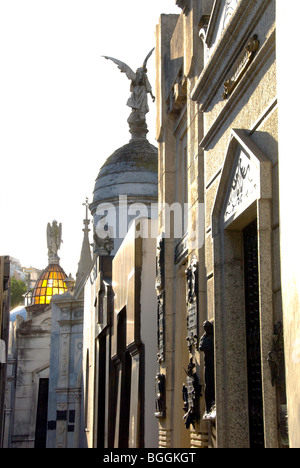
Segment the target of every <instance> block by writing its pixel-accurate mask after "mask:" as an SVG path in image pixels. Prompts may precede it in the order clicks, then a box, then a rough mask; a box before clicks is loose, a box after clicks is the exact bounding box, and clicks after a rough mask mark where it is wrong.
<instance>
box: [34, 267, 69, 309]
mask: <svg viewBox="0 0 300 468" xmlns="http://www.w3.org/2000/svg"><path fill="white" fill-rule="evenodd" d="M66 278H67V275H66V273H65V272H64V270H63V269H62V268H61V266H59V265H54V264H51V265H48V267H47V268H46V269H45V270H44V271H43V273H42V274H41V275H40V277H39V279H38V280H37V282H36V283H35V286H34V289H33V291H32V301H31V304H32V305H36V304H42V305H44V304H50V301H51V299H52V296H55V295H57V294H64V293H65V292H66V291H67V289H68V288H67V285H66V283H65V281H64V280H65V279H66Z"/></svg>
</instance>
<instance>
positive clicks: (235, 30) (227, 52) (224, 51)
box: [191, 0, 272, 112]
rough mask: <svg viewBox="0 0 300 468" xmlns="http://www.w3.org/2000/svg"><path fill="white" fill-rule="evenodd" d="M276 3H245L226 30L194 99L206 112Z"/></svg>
mask: <svg viewBox="0 0 300 468" xmlns="http://www.w3.org/2000/svg"><path fill="white" fill-rule="evenodd" d="M271 1H272V0H262V1H260V2H257V1H256V0H241V1H240V4H239V6H238V8H237V9H236V11H235V12H234V14H233V15H232V17H231V20H230V22H229V23H228V25H227V27H226V28H225V29H224V31H223V33H222V35H221V38H220V40H219V42H218V43H217V45H216V47H215V49H214V51H213V53H212V55H211V57H210V59H209V61H208V63H207V65H206V67H205V68H204V70H203V72H202V73H201V75H200V77H199V79H198V81H197V83H196V85H195V87H194V89H193V90H192V93H191V99H192V100H193V101H197V103H198V104H199V110H201V111H202V112H205V111H206V110H207V109H208V107H209V105H210V103H211V102H212V100H213V98H214V97H215V95H216V93H217V92H218V91H219V89H220V88H221V87H222V85H223V84H224V82H225V81H226V79H227V78H228V74H229V71H230V69H231V67H232V66H233V64H234V63H235V61H236V60H237V58H238V56H239V54H240V53H241V51H242V50H243V48H244V47H245V45H246V44H247V42H248V40H249V38H250V37H251V36H252V35H253V33H254V32H255V28H256V26H257V24H258V22H259V20H260V18H261V16H262V14H263V12H264V10H265V9H266V8H267V6H268V5H269V3H270V2H271Z"/></svg>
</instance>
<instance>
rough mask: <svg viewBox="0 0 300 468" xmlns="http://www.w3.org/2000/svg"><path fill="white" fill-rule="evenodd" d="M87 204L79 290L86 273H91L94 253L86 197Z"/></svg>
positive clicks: (87, 202) (86, 205) (79, 271)
mask: <svg viewBox="0 0 300 468" xmlns="http://www.w3.org/2000/svg"><path fill="white" fill-rule="evenodd" d="M82 205H83V206H85V219H84V220H83V225H84V228H83V233H84V234H83V241H82V247H81V255H80V260H79V263H78V270H77V273H76V286H75V289H76V290H77V291H78V289H79V288H80V287H81V285H82V282H83V281H85V279H86V275H87V274H88V273H89V271H90V269H91V266H92V254H91V248H90V241H89V232H90V229H89V224H90V220H89V218H88V216H89V212H88V207H89V200H88V198H86V200H85V203H83V204H82Z"/></svg>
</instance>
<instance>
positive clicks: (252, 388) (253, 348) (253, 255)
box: [243, 220, 264, 448]
mask: <svg viewBox="0 0 300 468" xmlns="http://www.w3.org/2000/svg"><path fill="white" fill-rule="evenodd" d="M243 236H244V272H245V309H246V332H247V363H248V402H249V424H250V448H264V419H263V399H262V371H261V345H260V313H259V308H260V307H259V273H258V248H257V221H256V220H255V221H254V222H252V223H251V224H249V226H247V227H246V228H245V229H244V232H243Z"/></svg>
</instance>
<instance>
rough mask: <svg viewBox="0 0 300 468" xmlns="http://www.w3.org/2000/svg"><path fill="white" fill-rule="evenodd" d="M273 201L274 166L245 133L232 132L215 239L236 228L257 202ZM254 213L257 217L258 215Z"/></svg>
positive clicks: (217, 205) (218, 197)
mask: <svg viewBox="0 0 300 468" xmlns="http://www.w3.org/2000/svg"><path fill="white" fill-rule="evenodd" d="M271 198H272V164H271V161H270V160H269V159H268V158H267V157H266V156H265V155H264V154H263V153H262V151H261V150H260V148H258V147H257V146H256V145H255V144H254V143H253V141H252V140H251V137H250V136H249V135H248V134H247V132H246V131H245V130H234V129H233V130H232V131H231V136H230V140H229V144H228V148H227V154H226V157H225V161H224V165H223V169H222V174H221V179H220V183H219V188H218V192H217V195H216V198H215V203H214V208H213V214H212V231H213V237H214V236H215V235H217V233H218V232H219V230H220V228H222V229H226V228H231V227H232V228H234V226H236V221H237V220H238V219H239V217H240V216H241V215H242V214H243V213H245V212H246V211H247V209H248V208H250V207H254V211H255V213H256V208H255V204H256V201H257V200H261V199H271ZM255 213H254V215H255Z"/></svg>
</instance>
